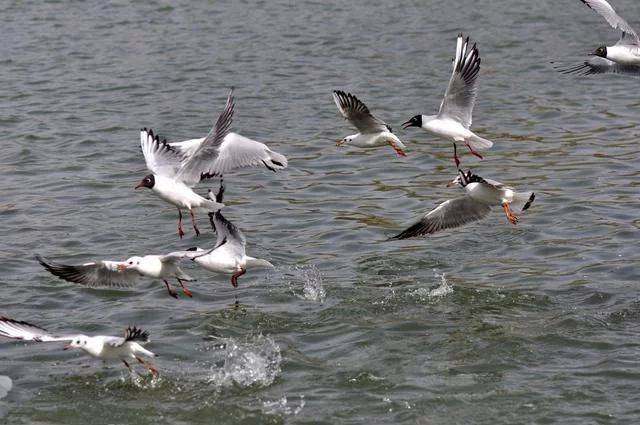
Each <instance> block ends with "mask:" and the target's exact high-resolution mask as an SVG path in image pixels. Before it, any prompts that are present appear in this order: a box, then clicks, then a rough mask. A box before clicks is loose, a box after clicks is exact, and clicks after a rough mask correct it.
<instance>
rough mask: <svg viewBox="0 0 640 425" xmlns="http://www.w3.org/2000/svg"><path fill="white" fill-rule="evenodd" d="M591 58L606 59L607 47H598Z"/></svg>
mask: <svg viewBox="0 0 640 425" xmlns="http://www.w3.org/2000/svg"><path fill="white" fill-rule="evenodd" d="M592 55H593V56H600V57H601V58H606V57H607V47H606V46H600V47H598V48H597V49H596V51H595V52H593V53H592Z"/></svg>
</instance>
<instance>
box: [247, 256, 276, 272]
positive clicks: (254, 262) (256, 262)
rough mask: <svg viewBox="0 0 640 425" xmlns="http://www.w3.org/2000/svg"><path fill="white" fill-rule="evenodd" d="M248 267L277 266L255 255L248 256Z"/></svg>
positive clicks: (273, 267)
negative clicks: (254, 256)
mask: <svg viewBox="0 0 640 425" xmlns="http://www.w3.org/2000/svg"><path fill="white" fill-rule="evenodd" d="M247 267H271V268H272V269H275V268H276V266H274V265H273V264H271V263H270V262H268V261H267V260H263V259H261V258H253V257H247Z"/></svg>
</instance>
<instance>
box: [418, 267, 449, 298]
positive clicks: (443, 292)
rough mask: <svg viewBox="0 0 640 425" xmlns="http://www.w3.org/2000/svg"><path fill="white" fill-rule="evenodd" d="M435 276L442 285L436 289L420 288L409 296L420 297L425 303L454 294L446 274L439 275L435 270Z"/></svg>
mask: <svg viewBox="0 0 640 425" xmlns="http://www.w3.org/2000/svg"><path fill="white" fill-rule="evenodd" d="M433 275H434V277H436V278H439V279H440V284H439V285H438V286H436V287H435V288H418V289H416V290H415V291H412V292H410V293H409V295H411V296H414V297H418V298H420V299H421V300H423V301H429V300H434V299H437V298H443V297H446V296H447V295H449V294H451V293H452V292H453V286H452V285H450V284H449V282H448V281H447V278H446V277H445V274H444V273H440V274H438V272H437V271H436V270H435V269H434V270H433Z"/></svg>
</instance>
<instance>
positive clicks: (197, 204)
mask: <svg viewBox="0 0 640 425" xmlns="http://www.w3.org/2000/svg"><path fill="white" fill-rule="evenodd" d="M234 107H235V103H234V97H233V89H231V91H230V93H229V96H228V97H227V103H226V105H225V108H224V110H223V111H222V113H221V114H220V116H219V117H218V120H217V121H216V124H215V126H214V127H213V128H212V129H211V131H210V132H209V134H208V135H207V136H206V137H203V138H201V139H191V140H185V141H183V142H174V143H168V142H167V141H166V140H164V139H163V140H162V141H161V140H160V138H159V137H158V135H156V134H154V132H153V130H150V129H149V130H147V129H146V128H143V129H142V130H141V132H140V144H141V147H142V153H143V154H144V159H145V161H146V164H147V168H148V169H149V170H150V171H151V172H152V173H153V174H149V175H147V176H146V177H145V178H144V179H142V181H141V182H140V183H139V184H138V185H137V186H136V189H138V188H145V187H146V188H149V189H151V190H153V191H154V193H155V194H156V195H158V196H159V197H160V198H161V199H163V200H165V201H166V202H168V203H170V204H173V205H175V206H176V207H177V208H178V235H179V236H180V238H182V236H184V231H183V229H182V211H181V210H182V209H186V210H189V213H190V214H191V222H192V224H193V229H194V230H195V232H196V235H199V234H200V231H199V230H198V226H197V225H196V221H195V216H194V212H193V211H194V209H196V208H201V207H204V208H206V209H207V210H209V211H218V210H219V209H220V208H222V207H223V206H224V204H221V203H218V202H215V201H212V200H210V199H206V198H204V197H202V196H200V195H198V194H197V193H195V192H194V191H193V189H192V188H193V187H194V186H195V185H196V184H197V183H198V182H200V181H201V180H203V179H206V178H210V177H214V176H222V175H223V174H224V173H227V172H229V171H231V170H234V169H237V168H242V167H250V166H254V165H264V166H265V167H266V168H268V169H269V170H272V171H276V170H277V169H281V168H285V167H286V166H287V159H286V158H285V157H284V156H283V155H281V154H279V153H277V152H273V151H272V150H271V149H269V148H268V147H267V146H266V145H265V144H263V143H260V142H256V141H255V140H251V139H249V138H246V137H243V136H241V135H239V134H236V133H230V132H229V129H230V128H231V122H232V118H233V111H234Z"/></svg>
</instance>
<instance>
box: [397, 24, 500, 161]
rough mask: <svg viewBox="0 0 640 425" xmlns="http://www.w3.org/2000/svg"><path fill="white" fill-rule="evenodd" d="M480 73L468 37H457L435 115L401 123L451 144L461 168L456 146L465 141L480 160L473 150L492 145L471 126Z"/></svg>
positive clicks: (415, 117)
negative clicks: (420, 129)
mask: <svg viewBox="0 0 640 425" xmlns="http://www.w3.org/2000/svg"><path fill="white" fill-rule="evenodd" d="M479 72H480V55H479V53H478V48H477V47H476V45H475V44H474V45H473V46H472V47H471V48H469V37H467V38H466V39H463V37H462V34H458V42H457V45H456V57H455V59H454V60H453V74H452V75H451V79H450V80H449V86H448V87H447V91H446V92H445V94H444V99H442V103H440V110H439V111H438V115H416V116H414V117H413V118H411V119H410V120H409V121H407V122H405V123H404V124H403V126H404V128H409V127H421V128H422V129H423V130H426V131H428V132H430V133H432V134H435V135H437V136H439V137H441V138H443V139H446V140H451V141H452V142H453V159H454V161H455V163H456V168H458V167H459V166H460V160H459V159H458V154H457V149H456V143H457V142H464V143H465V144H466V145H467V147H468V148H469V151H470V152H471V153H472V154H473V155H475V156H477V157H478V158H480V159H482V155H480V154H479V153H478V152H477V151H476V150H482V149H489V148H490V147H491V146H493V142H491V141H490V140H487V139H483V138H482V137H480V136H477V135H476V134H475V133H473V132H472V131H471V130H469V128H470V127H471V113H472V112H473V105H474V103H475V101H476V91H477V88H476V86H477V84H476V83H477V79H478V73H479Z"/></svg>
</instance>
